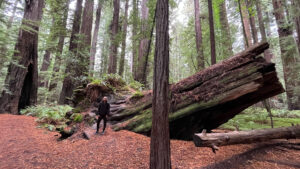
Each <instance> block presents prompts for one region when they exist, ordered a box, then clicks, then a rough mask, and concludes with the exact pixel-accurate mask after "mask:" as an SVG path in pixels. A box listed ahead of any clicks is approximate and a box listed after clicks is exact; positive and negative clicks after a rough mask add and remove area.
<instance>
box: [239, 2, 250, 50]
mask: <svg viewBox="0 0 300 169" xmlns="http://www.w3.org/2000/svg"><path fill="white" fill-rule="evenodd" d="M238 3H239V11H240V16H241V20H242V26H243V33H244V38H245V48H247V47H249V46H250V45H251V44H252V43H251V33H250V27H249V25H250V24H249V22H250V21H249V18H248V16H247V14H248V12H247V7H246V4H245V0H238Z"/></svg>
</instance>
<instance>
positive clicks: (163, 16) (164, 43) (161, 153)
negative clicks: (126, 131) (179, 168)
mask: <svg viewBox="0 0 300 169" xmlns="http://www.w3.org/2000/svg"><path fill="white" fill-rule="evenodd" d="M168 30H169V2H168V0H158V1H157V5H156V43H155V55H154V76H153V99H152V104H153V115H152V130H151V144H150V168H152V169H159V168H164V169H170V168H171V157H170V156H171V155H170V134H169V118H168V115H169V107H170V106H169V105H170V101H169V100H170V95H169V31H168Z"/></svg>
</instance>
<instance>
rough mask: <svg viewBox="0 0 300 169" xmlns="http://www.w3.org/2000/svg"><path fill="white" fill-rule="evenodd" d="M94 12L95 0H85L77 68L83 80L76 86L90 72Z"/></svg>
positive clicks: (77, 72)
mask: <svg viewBox="0 0 300 169" xmlns="http://www.w3.org/2000/svg"><path fill="white" fill-rule="evenodd" d="M93 14H94V0H87V1H85V5H84V10H83V14H82V23H81V28H80V37H81V40H80V45H79V52H78V59H79V63H78V65H77V66H76V68H75V72H76V74H75V75H76V76H75V77H79V78H80V79H81V80H80V81H78V82H77V83H75V85H76V87H78V86H80V85H81V84H82V79H84V77H86V76H87V74H88V73H89V65H90V51H91V42H92V27H93Z"/></svg>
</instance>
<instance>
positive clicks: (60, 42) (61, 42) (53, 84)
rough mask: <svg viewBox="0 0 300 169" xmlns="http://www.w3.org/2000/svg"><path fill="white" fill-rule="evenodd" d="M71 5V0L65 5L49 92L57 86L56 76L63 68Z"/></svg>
mask: <svg viewBox="0 0 300 169" xmlns="http://www.w3.org/2000/svg"><path fill="white" fill-rule="evenodd" d="M69 4H70V0H67V1H66V3H65V5H64V15H63V16H62V18H61V24H59V26H60V30H59V39H58V44H57V50H56V53H55V55H56V56H55V61H54V67H53V72H52V76H51V81H50V82H51V83H50V85H49V91H52V90H53V89H54V88H56V86H57V81H56V76H57V75H56V74H57V73H58V72H59V70H60V66H61V58H62V57H61V56H62V54H63V49H64V44H65V37H66V36H67V29H66V26H67V20H68V13H69Z"/></svg>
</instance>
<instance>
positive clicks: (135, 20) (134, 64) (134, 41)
mask: <svg viewBox="0 0 300 169" xmlns="http://www.w3.org/2000/svg"><path fill="white" fill-rule="evenodd" d="M132 8H133V9H132V13H131V16H132V37H131V41H132V67H131V69H132V75H133V77H134V79H136V78H137V54H138V53H137V52H138V37H137V31H138V30H137V29H138V16H139V11H138V5H137V0H133V1H132Z"/></svg>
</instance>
